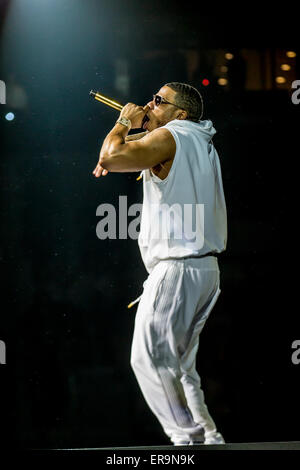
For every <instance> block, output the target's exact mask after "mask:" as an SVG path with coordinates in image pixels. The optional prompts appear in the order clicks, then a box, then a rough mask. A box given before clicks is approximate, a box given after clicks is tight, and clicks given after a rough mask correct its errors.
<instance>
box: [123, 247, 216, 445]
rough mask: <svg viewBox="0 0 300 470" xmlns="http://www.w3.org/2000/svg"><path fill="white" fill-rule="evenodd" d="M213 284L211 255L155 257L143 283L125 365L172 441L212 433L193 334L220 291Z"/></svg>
mask: <svg viewBox="0 0 300 470" xmlns="http://www.w3.org/2000/svg"><path fill="white" fill-rule="evenodd" d="M219 282H220V277H219V267H218V261H217V259H216V258H215V257H212V256H209V257H206V258H188V259H183V260H167V261H161V262H159V263H158V264H157V265H156V266H155V267H154V269H153V270H152V271H151V273H150V274H149V276H148V278H147V280H146V281H145V282H144V291H143V294H142V296H141V299H140V303H139V306H138V310H137V313H136V319H135V328H134V335H133V342H132V351H131V366H132V368H133V370H134V373H135V375H136V378H137V380H138V383H139V385H140V388H141V390H142V393H143V395H144V397H145V400H146V402H147V403H148V406H149V407H150V409H151V410H152V412H153V413H154V414H155V416H156V417H157V419H158V420H159V422H160V424H161V425H162V427H163V429H164V432H165V433H166V434H167V435H168V436H169V437H170V439H171V441H172V442H177V441H180V440H188V439H189V438H190V437H191V436H193V437H194V438H195V432H196V434H197V429H199V428H200V429H201V428H204V431H205V433H209V432H215V431H216V426H215V423H214V421H213V419H212V418H211V416H210V414H209V412H208V409H207V406H206V404H205V401H204V394H203V391H202V389H201V382H200V377H199V375H198V373H197V371H196V367H195V365H196V353H197V350H198V340H199V334H200V332H201V330H202V328H203V326H204V324H205V322H206V320H207V318H208V316H209V314H210V312H211V310H212V308H213V306H214V305H215V303H216V301H217V298H218V296H219V294H220V288H219ZM199 425H200V426H199ZM202 435H203V430H202Z"/></svg>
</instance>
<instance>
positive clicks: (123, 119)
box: [117, 116, 131, 130]
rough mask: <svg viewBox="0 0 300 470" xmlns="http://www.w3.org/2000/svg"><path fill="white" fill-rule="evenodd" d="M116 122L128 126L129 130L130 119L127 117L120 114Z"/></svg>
mask: <svg viewBox="0 0 300 470" xmlns="http://www.w3.org/2000/svg"><path fill="white" fill-rule="evenodd" d="M117 122H118V123H119V124H122V125H123V126H126V127H128V129H129V130H130V129H131V121H130V119H127V118H126V117H123V116H122V117H120V118H119V119H118V120H117Z"/></svg>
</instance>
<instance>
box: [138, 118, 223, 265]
mask: <svg viewBox="0 0 300 470" xmlns="http://www.w3.org/2000/svg"><path fill="white" fill-rule="evenodd" d="M162 128H165V129H168V131H169V132H171V134H172V136H173V138H174V140H175V143H176V153H175V157H174V160H173V163H172V166H171V169H170V171H169V174H168V176H167V177H166V178H165V179H164V180H161V179H160V178H158V177H157V176H156V175H154V174H153V173H152V171H151V170H150V169H147V170H143V172H142V174H143V193H144V197H143V209H142V215H141V230H140V233H139V238H138V244H139V248H140V251H141V256H142V259H143V262H144V264H145V267H146V269H147V271H148V273H150V272H151V270H152V269H153V268H154V266H155V264H156V263H158V262H159V261H160V260H166V259H171V258H182V257H186V256H193V255H203V254H206V253H208V252H215V253H220V252H222V251H223V250H225V248H226V242H227V214H226V204H225V197H224V191H223V184H222V175H221V167H220V161H219V156H218V153H217V151H216V149H215V147H214V145H213V143H212V138H213V136H214V135H215V133H216V130H215V129H214V127H213V124H212V122H211V121H210V120H207V121H200V122H199V123H196V122H192V121H188V120H179V119H174V120H173V121H170V122H169V123H167V124H166V125H165V126H163V127H162Z"/></svg>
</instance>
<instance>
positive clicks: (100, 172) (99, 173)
mask: <svg viewBox="0 0 300 470" xmlns="http://www.w3.org/2000/svg"><path fill="white" fill-rule="evenodd" d="M107 173H108V170H106V169H105V168H103V167H102V166H101V165H100V163H99V162H98V163H97V166H96V168H95V169H94V171H93V175H95V176H96V178H99V176H106V175H107Z"/></svg>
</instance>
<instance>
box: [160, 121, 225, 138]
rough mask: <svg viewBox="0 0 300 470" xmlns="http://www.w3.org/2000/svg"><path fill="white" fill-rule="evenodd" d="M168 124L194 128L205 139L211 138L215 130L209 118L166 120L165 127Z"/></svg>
mask: <svg viewBox="0 0 300 470" xmlns="http://www.w3.org/2000/svg"><path fill="white" fill-rule="evenodd" d="M169 126H170V127H172V126H175V127H178V126H179V127H182V128H184V129H186V130H188V129H189V128H190V129H191V128H193V129H194V130H197V131H199V132H201V133H202V134H203V137H205V138H206V139H207V140H211V139H212V138H213V136H214V135H215V134H216V132H217V131H216V129H215V128H214V126H213V123H212V121H211V120H210V119H207V120H204V121H199V122H194V121H189V120H188V119H183V120H182V119H174V120H173V121H170V122H168V124H166V126H165V127H169Z"/></svg>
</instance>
